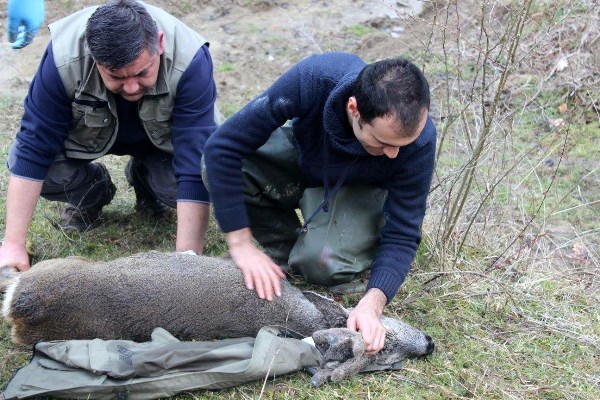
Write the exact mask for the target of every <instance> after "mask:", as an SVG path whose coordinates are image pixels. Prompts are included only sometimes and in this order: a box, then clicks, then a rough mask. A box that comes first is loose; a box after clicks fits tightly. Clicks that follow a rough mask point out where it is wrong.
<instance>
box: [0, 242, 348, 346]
mask: <svg viewBox="0 0 600 400" xmlns="http://www.w3.org/2000/svg"><path fill="white" fill-rule="evenodd" d="M3 270H4V271H3V272H2V274H1V275H0V276H2V279H3V282H2V284H0V286H1V287H4V291H5V300H4V304H3V313H4V317H5V318H6V319H7V320H8V321H9V323H11V324H12V332H11V336H12V340H13V342H15V343H18V344H34V343H36V342H38V341H49V340H67V339H94V338H101V339H128V340H134V341H147V340H149V339H150V335H151V333H152V330H153V329H154V328H156V327H162V328H164V329H166V330H167V331H169V332H170V333H171V334H173V335H174V336H175V337H177V338H178V339H180V340H213V339H220V338H237V337H245V336H256V334H257V333H258V331H259V330H260V328H262V327H263V326H266V325H278V326H283V327H286V328H287V329H289V330H291V331H293V332H296V333H298V334H300V335H302V336H311V335H312V333H313V332H315V331H317V330H320V329H328V328H332V327H343V326H345V321H346V318H347V311H346V310H345V309H344V308H342V307H341V306H339V305H338V304H337V303H335V302H334V301H332V300H330V299H327V298H325V297H322V296H319V295H317V294H314V293H310V292H309V293H302V292H300V291H299V290H298V289H297V288H295V287H293V286H291V285H290V284H288V283H287V282H286V281H284V282H283V294H282V296H281V297H276V298H275V300H273V301H271V302H269V301H265V300H261V299H259V298H258V297H257V296H256V294H255V292H254V291H250V290H247V289H246V288H245V287H244V284H243V279H242V275H241V274H240V272H239V270H238V269H237V268H236V267H235V265H234V264H233V262H232V261H230V260H225V259H220V258H211V257H204V256H195V255H189V254H182V253H159V252H149V253H142V254H137V255H134V256H130V257H125V258H119V259H116V260H112V261H107V262H91V261H87V260H85V259H81V258H66V259H53V260H47V261H43V262H40V263H38V264H36V265H34V266H33V267H32V268H31V269H30V270H29V271H27V272H25V273H18V272H16V271H13V270H11V269H8V267H3Z"/></svg>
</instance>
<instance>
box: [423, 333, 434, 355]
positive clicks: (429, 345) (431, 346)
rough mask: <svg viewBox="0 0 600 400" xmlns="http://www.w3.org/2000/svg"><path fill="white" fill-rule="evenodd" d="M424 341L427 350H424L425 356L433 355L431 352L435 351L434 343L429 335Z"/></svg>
mask: <svg viewBox="0 0 600 400" xmlns="http://www.w3.org/2000/svg"><path fill="white" fill-rule="evenodd" d="M425 340H426V341H427V348H426V349H425V351H426V353H425V354H426V355H427V354H431V353H433V350H435V342H434V341H433V339H432V338H431V336H429V335H425Z"/></svg>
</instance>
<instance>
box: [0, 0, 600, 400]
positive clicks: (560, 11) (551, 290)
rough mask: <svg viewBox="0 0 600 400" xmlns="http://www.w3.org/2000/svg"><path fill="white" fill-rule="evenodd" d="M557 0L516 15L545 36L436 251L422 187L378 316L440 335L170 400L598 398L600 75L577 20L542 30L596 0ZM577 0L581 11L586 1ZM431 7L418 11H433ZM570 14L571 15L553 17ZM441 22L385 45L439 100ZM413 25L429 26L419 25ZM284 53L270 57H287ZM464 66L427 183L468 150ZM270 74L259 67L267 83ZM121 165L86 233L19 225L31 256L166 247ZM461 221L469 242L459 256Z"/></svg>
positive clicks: (14, 117) (0, 346) (16, 353)
mask: <svg viewBox="0 0 600 400" xmlns="http://www.w3.org/2000/svg"><path fill="white" fill-rule="evenodd" d="M62 3H64V4H67V2H62ZM69 3H72V2H69ZM554 3H555V2H538V3H537V4H536V5H535V9H534V10H532V12H534V13H536V16H535V18H537V19H536V21H541V22H538V23H531V24H530V25H528V27H527V28H528V29H527V30H526V33H527V34H528V35H529V34H534V33H535V32H543V34H541V35H540V36H538V37H537V38H536V40H537V41H535V42H534V41H533V39H529V40H532V42H525V45H526V46H525V45H524V46H523V48H526V49H528V51H529V53H528V55H527V57H525V58H524V59H523V61H522V62H521V63H519V64H518V66H517V67H516V68H515V71H514V73H513V75H512V76H511V79H510V82H509V85H508V86H507V89H506V92H505V93H504V97H503V98H502V101H503V104H502V107H501V109H500V112H499V122H498V123H497V124H496V125H494V129H493V137H492V139H493V140H490V142H489V147H488V148H487V149H486V153H485V157H484V158H483V160H484V161H483V162H482V163H481V169H480V173H479V174H478V175H477V178H476V183H475V184H474V186H473V188H472V192H471V193H470V196H469V199H468V202H467V206H466V207H465V211H464V213H463V215H462V216H461V219H460V221H459V224H458V225H457V228H456V230H455V232H454V233H453V235H451V237H450V238H451V240H449V242H448V243H447V245H445V246H441V245H440V240H439V237H438V236H437V232H438V229H439V228H440V226H443V224H444V223H445V222H446V221H445V219H444V215H445V214H444V213H443V205H444V204H445V201H447V198H448V188H449V185H443V186H440V187H439V188H437V189H436V190H434V191H433V192H432V194H431V196H430V205H429V210H428V214H427V216H426V220H425V223H424V227H423V233H424V239H423V243H422V245H421V247H420V249H419V251H418V254H417V257H416V261H415V263H414V266H413V269H412V271H411V274H410V275H409V277H408V279H407V280H406V282H405V283H404V285H403V286H402V287H401V289H400V292H399V293H398V295H397V296H396V298H395V299H394V301H393V302H392V303H391V304H390V305H389V306H388V307H387V308H386V314H387V315H390V316H397V317H399V318H402V319H403V320H404V321H406V322H408V323H410V324H412V325H413V326H415V327H418V328H420V329H422V330H424V331H425V332H427V333H428V334H430V335H431V336H432V337H433V338H434V340H435V341H436V351H435V352H434V354H432V355H431V356H430V357H428V358H426V359H417V360H408V361H406V362H405V364H404V367H403V369H401V370H398V371H393V372H385V373H369V374H363V375H360V376H357V377H355V378H353V379H350V380H347V381H344V382H342V383H340V384H328V385H325V386H324V387H321V388H317V389H313V388H310V386H309V376H308V374H307V373H305V372H298V373H294V374H290V375H288V376H282V377H277V378H276V379H271V380H268V381H267V383H266V385H265V387H264V392H262V389H263V382H262V381H258V382H253V383H250V384H247V385H243V386H240V387H236V388H231V389H227V390H221V391H198V392H195V393H193V394H182V395H180V396H177V397H176V398H177V399H217V398H218V399H239V398H245V399H255V398H259V397H261V396H262V398H268V399H271V398H272V399H327V400H329V399H363V398H380V399H440V400H442V399H444V400H445V399H463V398H477V399H578V400H579V399H584V400H585V399H589V400H593V399H597V398H600V356H599V354H600V281H599V280H598V266H599V265H600V259H599V254H598V249H599V248H600V230H599V228H598V227H600V202H599V200H600V171H599V169H598V168H599V166H600V153H599V150H598V148H599V147H598V143H599V142H600V124H599V122H598V117H597V114H596V113H595V111H593V110H594V108H593V107H594V106H593V101H594V98H596V100H595V101H597V96H596V97H594V95H593V94H594V93H598V92H599V91H600V87H598V83H597V82H596V83H594V82H593V81H592V80H589V79H587V78H586V79H583V78H580V77H581V76H589V71H592V70H593V68H597V67H596V66H595V65H592V64H589V63H588V64H578V63H577V62H578V57H579V56H581V60H584V61H585V60H589V59H591V58H590V57H591V50H589V49H586V48H585V46H583V45H581V43H583V42H582V40H581V37H579V36H577V35H581V34H582V33H581V32H585V26H584V27H583V28H581V27H580V28H581V29H579V30H578V29H572V28H573V26H575V25H573V26H571V25H568V26H567V25H565V26H553V25H551V23H560V21H567V22H568V23H573V21H576V22H578V21H579V20H581V21H583V22H585V23H588V24H593V23H594V21H595V20H594V19H593V18H591V17H589V18H588V16H589V14H590V13H591V12H592V11H593V10H594V9H593V7H591V4H592V2H588V3H586V2H585V1H575V2H570V1H567V0H561V1H559V4H558V5H557V6H554ZM186 4H188V3H187V2H186ZM585 4H588V5H589V6H590V7H587V8H586V7H583V6H582V5H585ZM568 10H572V11H568ZM582 10H585V11H582ZM567 11H568V12H567ZM443 12H445V10H443ZM433 13H434V11H431V12H430V13H429V14H427V15H425V16H423V18H426V19H427V18H429V19H428V21H431V18H432V15H433ZM502 13H503V11H502V9H501V8H498V9H497V14H496V16H495V17H497V18H501V17H502ZM573 13H580V14H575V15H573ZM441 15H443V14H441ZM464 15H467V14H464ZM566 15H568V16H570V17H569V18H564V17H565V16H566ZM442 22H443V19H441V18H438V20H437V22H436V23H437V24H438V25H436V26H437V27H438V29H437V30H436V31H435V32H434V34H433V39H432V43H433V44H432V48H431V49H430V52H429V53H420V52H422V51H423V49H421V48H419V49H417V50H415V51H414V52H413V51H412V50H411V49H410V48H405V47H407V45H408V44H407V43H405V42H398V43H396V44H397V46H396V47H395V48H396V49H397V51H398V52H402V53H404V54H408V55H413V56H414V57H413V59H414V58H416V59H421V58H423V59H427V68H426V73H427V75H428V77H429V79H430V83H431V87H432V90H433V95H432V101H434V102H435V103H438V104H439V103H443V104H445V102H446V97H445V90H446V86H445V82H446V80H445V76H444V75H443V74H445V72H446V70H447V69H446V66H445V65H443V63H442V62H441V60H443V56H442V50H441V49H440V43H441V40H440V38H439V35H440V29H439V24H441V23H442ZM567 22H565V23H567ZM596 22H597V21H596ZM240 23H241V22H240ZM422 26H425V25H424V24H419V27H422ZM432 26H433V25H432ZM582 26H583V25H582ZM550 27H552V28H550ZM461 28H462V31H461V34H464V35H466V34H467V29H468V28H469V25H468V24H465V25H464V26H462V27H461ZM261 29H262V28H261ZM265 29H266V28H265ZM368 29H369V28H365V27H363V26H361V25H356V26H350V27H347V28H346V29H345V30H344V32H343V33H346V34H351V35H354V36H356V37H357V38H358V39H357V41H358V42H360V41H359V38H360V37H361V36H363V35H366V34H367V33H369V31H368ZM257 30H258V28H257ZM597 31H598V30H597V29H596V30H595V32H597ZM451 32H452V30H450V33H451ZM560 32H563V34H562V35H561V34H559V33H560ZM564 32H569V34H564ZM269 35H271V33H265V35H264V36H263V39H264V40H271V37H270V36H269ZM272 35H273V36H275V33H273V34H272ZM319 35H321V33H319ZM323 36H325V34H324V33H323ZM540 37H541V38H542V39H540ZM556 37H560V40H561V41H562V42H561V48H562V46H564V48H568V49H574V48H576V47H577V46H580V47H581V49H580V51H581V54H579V53H573V54H570V58H569V60H570V62H571V63H572V66H573V68H574V69H573V71H569V74H562V75H561V74H553V75H551V76H550V75H549V71H550V69H551V68H552V65H554V64H553V63H554V62H555V61H556V59H557V57H558V53H553V52H555V51H557V50H556V45H555V42H554V39H555V38H556ZM476 38H477V37H476V35H475V36H471V37H469V38H468V39H469V40H465V41H461V42H460V43H462V45H464V46H465V47H464V48H461V49H460V50H461V52H460V53H458V50H457V49H456V48H455V47H454V46H455V43H456V42H454V41H451V42H450V43H451V45H448V46H447V48H446V50H447V51H448V54H449V56H450V58H451V59H450V62H451V63H453V64H455V65H458V63H457V62H456V59H455V58H453V57H455V56H457V55H460V56H461V57H463V59H462V60H461V65H465V66H470V65H476V63H477V60H476V58H474V57H475V56H476V55H477V54H476V52H473V51H472V50H473V49H472V48H471V47H469V46H471V45H472V44H473V43H475V42H476ZM273 40H275V39H273ZM299 40H300V39H299ZM448 40H451V39H448ZM524 40H527V38H525V39H524ZM473 47H476V46H474V45H473ZM293 48H294V46H290V48H289V49H287V50H286V51H288V52H292V53H293V51H292V50H290V49H293ZM284 50H285V49H282V50H281V54H278V55H277V56H278V57H286V56H287V57H295V56H296V54H288V53H286V51H284ZM346 50H348V51H355V50H356V49H355V48H351V49H346ZM537 50H539V52H537ZM544 57H547V59H546V58H544ZM236 68H237V66H236V65H235V64H223V65H221V66H219V67H217V69H218V71H219V72H234V71H236ZM473 71H474V69H469V70H454V69H453V68H450V69H449V73H450V74H451V76H450V77H449V82H450V86H451V87H450V91H451V93H452V96H451V98H450V103H449V107H447V109H444V108H443V107H442V109H443V110H442V112H441V114H442V115H444V116H445V117H447V118H448V119H450V118H455V117H456V116H457V115H458V113H457V110H461V109H463V108H464V107H467V111H468V113H467V114H468V117H467V118H465V119H464V120H455V122H454V123H453V124H452V125H451V126H450V128H449V131H448V137H447V142H446V143H445V147H444V150H443V151H442V156H441V158H440V160H439V162H438V165H437V173H438V175H437V176H436V178H435V179H434V185H435V184H436V183H437V182H438V180H442V179H445V178H448V179H450V180H451V178H452V177H454V176H455V174H456V173H457V172H456V171H457V169H458V167H459V166H461V165H462V164H463V163H464V162H465V161H466V160H467V159H468V156H469V154H470V153H469V152H470V150H469V146H468V144H467V143H466V139H465V138H466V137H468V136H469V135H471V137H472V138H475V137H476V135H477V133H478V132H479V131H478V129H479V128H480V126H481V120H480V118H479V117H480V115H479V114H478V112H480V111H481V108H480V107H478V106H477V102H478V101H479V98H478V97H477V96H473V104H465V99H464V98H460V97H458V96H457V95H456V93H457V90H458V89H461V91H462V92H463V93H464V92H465V91H466V90H467V88H468V85H465V86H463V87H459V85H460V84H459V82H460V81H461V80H459V79H457V76H458V75H459V74H460V75H461V79H462V80H464V79H472V78H474V74H473ZM594 71H597V69H596V70H594ZM548 76H550V78H548ZM268 78H269V77H265V84H264V85H263V86H264V87H266V86H267V84H268V83H267V80H268ZM574 82H575V83H578V82H579V83H580V82H584V83H585V84H586V85H588V86H589V87H588V86H586V92H585V93H587V94H586V96H587V97H586V96H583V95H581V96H579V97H576V99H572V98H567V97H566V96H567V95H568V93H569V92H570V91H571V90H572V86H573V85H572V84H573V83H574ZM467 83H468V82H467ZM542 83H543V85H542ZM540 85H542V86H540ZM594 85H595V86H594ZM538 89H540V90H538ZM221 94H222V95H223V96H224V98H223V99H222V100H221V102H220V105H221V111H222V112H223V113H224V114H225V115H231V114H233V113H234V112H235V111H236V110H238V109H239V108H240V107H241V106H242V105H243V101H241V100H240V99H239V98H229V97H227V95H228V93H227V92H226V91H224V93H220V95H221ZM590 94H591V95H590ZM565 98H567V100H565ZM248 100H249V99H248ZM563 102H567V104H568V105H569V112H568V113H566V114H564V113H560V112H559V111H558V106H559V105H560V104H562V103H563ZM586 102H587V103H586ZM21 104H22V101H21V99H15V98H11V97H0V110H1V111H2V113H1V115H0V150H1V151H2V154H6V152H7V151H8V146H9V144H10V142H11V140H12V138H13V136H14V132H15V130H16V129H17V128H18V125H19V119H20V112H21V109H22V105H21ZM447 112H448V113H447ZM557 118H564V119H565V120H566V121H567V125H566V127H562V128H557V127H553V126H551V125H550V124H549V123H548V122H549V121H551V120H554V119H557ZM594 118H595V119H594ZM465 124H468V126H465ZM440 125H441V124H440ZM467 128H469V130H468V131H467ZM565 128H568V136H567V131H565ZM565 138H567V141H566V147H565V150H564V153H563V147H562V144H563V142H564V141H565ZM524 154H527V155H526V156H523V155H524ZM2 157H4V156H2ZM547 160H552V162H545V161H547ZM0 161H2V162H3V161H4V158H2V159H0ZM125 161H126V160H124V159H123V158H118V157H109V158H108V160H106V163H107V164H108V165H109V170H110V172H111V175H112V176H113V179H114V181H115V183H116V185H117V187H118V192H117V195H116V197H115V199H114V201H113V202H112V203H111V204H110V205H109V206H108V207H106V214H105V216H104V221H105V223H104V224H102V225H101V226H100V227H98V228H97V229H95V230H92V231H90V232H86V233H84V234H81V235H78V234H77V235H73V234H70V235H66V234H63V233H62V232H60V231H58V230H57V229H55V228H54V224H53V221H56V220H57V218H58V211H59V208H58V207H57V205H56V204H52V203H50V202H47V201H43V200H42V201H40V203H39V205H38V207H37V209H36V214H35V217H34V220H33V223H32V227H31V230H30V234H29V240H30V242H31V244H32V248H33V250H34V261H39V260H42V259H47V258H56V257H65V256H69V255H83V256H86V257H89V258H92V259H98V260H100V259H101V260H104V259H111V258H115V257H119V256H124V255H128V254H133V253H136V252H140V251H147V250H151V249H152V250H164V251H170V250H172V249H173V248H174V240H175V219H174V216H173V215H171V216H170V217H169V218H167V219H164V220H161V221H159V222H156V221H152V220H147V219H144V218H142V217H140V216H139V215H137V214H136V213H135V212H134V210H133V206H134V195H133V192H132V190H131V189H130V188H129V187H128V185H127V183H126V181H125V179H124V177H123V174H122V168H123V166H124V163H125ZM559 161H560V163H559ZM513 164H515V167H514V169H512V170H511V171H510V173H509V174H508V175H507V176H506V177H505V178H503V180H502V182H501V183H500V184H499V185H498V186H497V187H496V188H495V190H494V191H493V194H492V196H490V198H489V199H488V201H487V203H486V204H485V206H484V207H483V208H482V210H481V211H480V213H479V215H477V216H474V211H475V209H476V207H477V206H478V205H479V202H480V200H481V196H482V195H483V194H484V193H487V191H488V190H490V188H491V186H492V185H493V184H494V183H495V180H496V179H498V177H499V176H502V175H503V172H504V171H506V170H507V168H508V167H509V166H512V165H513ZM7 180H8V173H7V171H6V169H0V191H1V192H2V193H6V182H7ZM548 188H549V189H548ZM4 208H5V198H4V196H2V197H0V226H4V224H5V219H4V218H5V216H4ZM532 218H533V220H532ZM471 221H472V222H473V225H472V227H471V230H470V232H469V234H468V235H467V237H466V239H465V245H464V246H463V247H462V250H461V251H460V252H458V251H457V249H458V245H459V244H460V243H461V242H462V240H463V238H464V236H463V235H464V233H465V231H466V228H467V226H468V223H470V222H471ZM205 253H206V254H210V255H223V254H225V253H226V246H225V243H224V241H223V235H222V234H221V233H220V232H219V231H218V229H217V226H216V224H215V223H214V221H211V227H210V229H209V236H208V238H207V245H206V251H205ZM295 283H297V282H295ZM358 298H359V296H345V297H343V298H341V299H340V300H341V301H342V302H343V303H344V304H345V305H347V306H352V305H354V304H356V301H357V300H358ZM0 334H1V337H2V340H0V385H2V384H4V383H6V382H7V381H8V379H9V378H10V376H11V374H12V371H13V370H14V369H15V368H18V367H20V366H23V365H25V364H26V363H27V362H28V360H29V357H30V355H31V352H30V349H29V348H21V347H17V346H14V345H13V344H11V343H10V340H9V330H8V326H7V325H6V324H4V323H2V324H0Z"/></svg>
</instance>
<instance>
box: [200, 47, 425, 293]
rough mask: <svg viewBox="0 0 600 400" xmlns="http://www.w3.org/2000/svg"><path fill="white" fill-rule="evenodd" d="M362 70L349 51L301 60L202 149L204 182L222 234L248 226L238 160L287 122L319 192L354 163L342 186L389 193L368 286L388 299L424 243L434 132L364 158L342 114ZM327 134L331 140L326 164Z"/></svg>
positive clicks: (305, 166)
mask: <svg viewBox="0 0 600 400" xmlns="http://www.w3.org/2000/svg"><path fill="white" fill-rule="evenodd" d="M364 66H365V63H364V62H363V61H362V60H361V59H360V58H358V57H357V56H355V55H352V54H346V53H328V54H322V55H316V56H312V57H309V58H306V59H304V60H303V61H301V62H300V63H298V64H297V65H296V66H294V67H293V68H291V69H290V70H289V71H288V72H286V73H285V74H284V75H282V76H281V77H280V78H279V79H277V80H276V81H275V83H273V85H272V86H271V87H270V88H269V89H268V90H267V91H266V92H264V93H263V94H261V95H260V96H258V97H257V98H255V99H254V100H252V101H251V102H250V103H249V104H248V105H246V106H245V107H244V108H243V109H242V110H240V111H239V112H238V113H237V114H235V115H234V116H232V117H231V118H230V119H228V120H227V121H226V122H225V123H224V124H223V125H222V126H221V127H219V129H217V131H216V132H215V133H214V134H213V135H212V136H211V137H210V138H209V140H208V142H207V144H206V148H205V158H206V163H207V165H209V166H210V168H208V169H207V172H208V184H209V187H210V188H211V200H212V202H213V206H214V211H215V216H216V218H217V220H218V222H219V224H220V226H221V229H222V230H223V231H225V232H231V231H234V230H238V229H242V228H245V227H248V226H249V221H248V216H247V213H246V209H245V205H244V197H243V179H242V174H241V167H242V158H244V157H245V156H247V155H249V154H252V153H253V152H255V151H256V149H258V148H259V147H260V146H261V145H263V144H264V143H265V142H266V141H267V140H268V138H269V136H270V135H271V133H272V132H273V131H274V130H275V129H277V128H278V127H280V126H281V125H283V124H284V123H285V122H286V121H287V120H293V133H294V140H295V146H296V147H297V149H298V152H299V156H300V157H299V162H300V167H301V169H302V171H303V172H304V173H305V174H306V177H307V179H308V180H309V182H310V184H311V185H315V186H319V185H320V186H322V185H323V182H324V175H325V173H326V174H327V176H328V182H330V183H331V184H334V183H335V182H337V181H338V180H339V179H340V176H341V175H342V174H343V172H344V170H345V169H346V167H347V166H348V164H349V163H351V162H352V161H353V160H354V159H357V161H356V162H355V164H354V165H353V166H352V168H351V169H350V171H349V173H348V176H347V178H346V180H345V182H346V183H370V184H374V185H377V186H379V187H382V188H385V189H387V190H388V198H387V200H386V203H385V205H384V218H385V225H384V227H383V228H382V230H381V240H380V243H379V247H378V250H377V253H376V256H375V261H374V263H373V266H372V271H371V278H370V281H369V285H368V288H371V287H375V288H379V289H381V290H382V291H383V292H384V293H385V295H386V296H387V299H388V301H391V300H392V298H393V297H394V296H395V295H396V293H397V291H398V288H399V287H400V285H401V284H402V282H403V281H404V279H405V277H406V275H407V274H408V271H409V269H410V265H411V263H412V261H413V259H414V256H415V253H416V250H417V247H418V245H419V243H420V240H421V234H420V228H421V223H422V221H423V217H424V215H425V207H426V200H427V195H428V192H429V186H430V184H431V178H432V174H433V167H434V156H435V143H436V130H435V127H434V125H433V122H432V121H431V119H428V120H427V124H426V125H425V128H424V129H423V131H422V132H421V133H420V135H419V137H418V138H417V139H416V140H415V141H414V142H413V143H411V144H410V145H408V146H406V147H403V148H401V149H400V152H399V154H398V156H397V157H396V158H394V159H389V158H387V157H386V156H372V155H369V154H368V153H367V152H366V150H365V149H364V148H363V147H362V145H361V144H360V142H359V141H358V140H357V139H356V137H355V136H354V133H353V131H352V127H351V126H350V123H349V121H348V115H347V112H346V104H347V101H348V99H349V98H350V97H351V96H352V84H353V83H354V81H355V79H356V77H357V76H358V73H359V72H360V71H361V70H362V68H363V67H364ZM324 135H326V139H327V140H328V146H327V147H328V157H327V158H328V160H327V164H326V165H325V164H324V157H323V139H324Z"/></svg>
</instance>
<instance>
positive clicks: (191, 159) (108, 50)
mask: <svg viewBox="0 0 600 400" xmlns="http://www.w3.org/2000/svg"><path fill="white" fill-rule="evenodd" d="M49 28H50V33H51V42H50V44H49V45H48V47H47V50H46V52H45V53H44V55H43V57H42V61H41V63H40V66H39V69H38V71H37V73H36V75H35V77H34V79H33V81H32V83H31V86H30V89H29V93H28V95H27V97H26V99H25V110H24V114H23V118H22V122H21V128H20V130H19V132H18V133H17V136H16V140H15V141H14V143H13V144H12V146H11V148H10V150H9V155H8V161H7V166H8V168H9V170H10V172H11V176H10V179H9V183H8V192H7V198H6V213H7V215H6V231H5V238H4V242H3V244H2V247H1V248H0V261H1V262H2V264H3V265H13V266H15V267H16V268H18V269H19V270H21V271H25V270H27V269H28V268H29V260H28V256H27V252H26V249H25V239H26V236H27V231H28V229H29V225H30V223H31V219H32V216H33V212H34V209H35V206H36V203H37V200H38V198H39V197H40V196H42V197H44V198H46V199H48V200H52V201H59V202H65V203H67V204H66V207H65V208H64V210H63V211H62V213H61V219H60V225H61V226H62V228H63V229H76V230H79V231H83V230H86V229H89V228H90V227H92V226H94V223H95V222H97V220H98V217H99V215H100V213H101V211H102V208H103V207H104V206H105V205H107V204H109V203H110V201H111V200H112V198H113V196H114V194H115V190H116V189H115V186H114V184H113V183H112V181H111V178H110V175H109V173H108V170H107V168H106V167H105V166H104V165H103V164H102V163H100V162H92V161H94V160H96V159H98V158H100V157H102V156H104V155H106V154H116V155H129V156H130V159H129V162H128V163H127V166H126V168H125V174H126V176H127V179H128V181H129V183H130V184H131V185H132V186H133V188H134V190H135V195H136V210H138V211H140V212H145V213H147V214H149V215H150V216H152V217H155V218H158V217H160V216H162V215H163V214H164V213H165V212H166V211H167V210H168V207H171V208H176V210H177V240H176V250H177V251H185V250H193V251H195V252H196V253H199V254H200V253H202V249H203V246H204V234H205V228H206V225H207V221H208V217H209V195H208V191H207V189H206V187H205V185H204V183H203V181H202V177H201V174H200V170H199V168H198V166H199V164H200V159H201V157H202V153H203V149H204V144H205V142H206V140H207V139H208V137H209V136H210V135H211V134H212V132H213V131H214V130H215V129H216V126H217V125H216V123H215V104H214V103H215V98H216V88H215V83H214V80H213V65H212V59H211V56H210V53H209V51H208V43H207V42H206V40H205V39H204V38H203V37H202V36H200V35H199V34H197V33H196V32H194V31H193V30H192V29H190V28H189V27H187V26H186V25H185V24H184V23H183V22H181V21H179V20H177V19H176V18H175V17H173V16H171V15H169V14H168V13H166V12H165V11H163V10H161V9H159V8H157V7H154V6H151V5H147V4H144V3H142V2H137V1H134V0H119V1H111V2H109V3H107V4H104V5H101V6H99V7H90V8H86V9H84V10H82V11H79V12H76V13H74V14H72V15H70V16H67V17H66V18H64V19H62V20H59V21H57V22H55V23H52V24H50V26H49ZM217 114H218V112H217Z"/></svg>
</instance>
